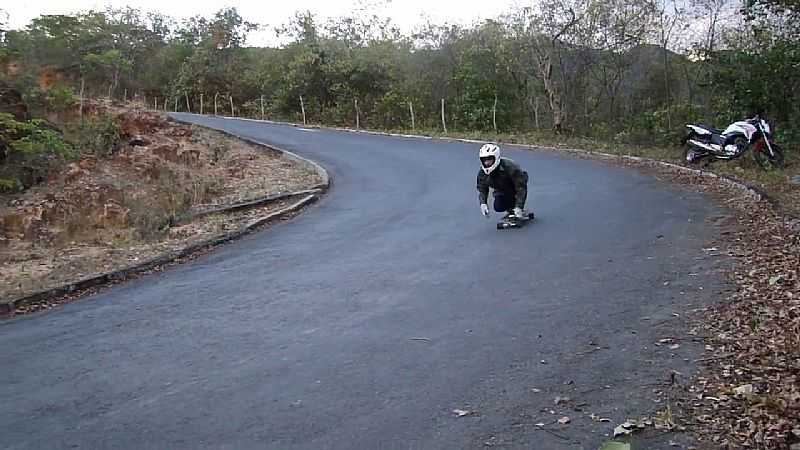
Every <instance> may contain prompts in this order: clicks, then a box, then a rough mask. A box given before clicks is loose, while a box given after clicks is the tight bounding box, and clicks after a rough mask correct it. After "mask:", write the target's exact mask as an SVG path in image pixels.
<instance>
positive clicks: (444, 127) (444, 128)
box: [442, 99, 447, 134]
mask: <svg viewBox="0 0 800 450" xmlns="http://www.w3.org/2000/svg"><path fill="white" fill-rule="evenodd" d="M442 129H443V130H444V134H447V122H445V120H444V99H442Z"/></svg>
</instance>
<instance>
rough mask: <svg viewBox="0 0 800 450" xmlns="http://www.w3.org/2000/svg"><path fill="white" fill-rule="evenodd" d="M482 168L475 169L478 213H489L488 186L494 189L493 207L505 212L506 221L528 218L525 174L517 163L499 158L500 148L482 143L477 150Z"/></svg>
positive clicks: (526, 177) (526, 176)
mask: <svg viewBox="0 0 800 450" xmlns="http://www.w3.org/2000/svg"><path fill="white" fill-rule="evenodd" d="M478 157H479V158H480V160H481V170H480V171H478V200H479V201H480V204H481V213H482V214H483V215H484V216H488V215H489V205H488V199H489V188H492V189H494V210H495V211H497V212H504V213H506V215H505V217H504V219H505V220H518V219H523V218H526V217H528V213H526V212H525V211H524V209H525V200H526V199H527V197H528V173H527V172H525V171H524V170H523V169H522V168H521V167H520V166H519V165H518V164H517V163H515V162H514V161H512V160H510V159H508V158H501V157H500V147H498V146H497V145H495V144H485V145H484V146H483V147H481V149H480V151H479V152H478Z"/></svg>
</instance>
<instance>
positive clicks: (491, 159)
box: [481, 156, 495, 168]
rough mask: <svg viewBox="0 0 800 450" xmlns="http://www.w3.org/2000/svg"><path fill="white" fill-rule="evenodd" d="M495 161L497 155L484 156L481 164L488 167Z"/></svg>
mask: <svg viewBox="0 0 800 450" xmlns="http://www.w3.org/2000/svg"><path fill="white" fill-rule="evenodd" d="M494 161H495V157H494V156H484V157H482V158H481V164H483V167H486V168H489V167H492V165H493V164H494Z"/></svg>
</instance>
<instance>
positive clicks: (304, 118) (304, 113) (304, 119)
mask: <svg viewBox="0 0 800 450" xmlns="http://www.w3.org/2000/svg"><path fill="white" fill-rule="evenodd" d="M300 110H301V111H302V112H303V125H306V105H305V103H303V96H302V95H301V96H300Z"/></svg>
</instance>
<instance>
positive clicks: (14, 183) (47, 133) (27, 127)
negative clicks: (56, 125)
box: [0, 113, 75, 192]
mask: <svg viewBox="0 0 800 450" xmlns="http://www.w3.org/2000/svg"><path fill="white" fill-rule="evenodd" d="M74 156H75V153H74V151H73V148H72V146H71V145H70V144H69V143H68V142H66V141H65V140H64V139H63V137H62V136H61V134H60V133H59V132H58V131H56V130H54V129H53V128H51V127H50V126H48V125H47V124H46V123H45V122H43V121H41V120H30V121H24V122H23V121H18V120H16V119H14V117H13V116H12V115H10V114H5V113H0V191H3V192H11V191H18V190H22V189H25V188H28V187H30V186H32V185H33V184H35V183H37V182H38V181H40V180H41V179H43V177H44V176H45V175H46V173H47V172H48V171H49V170H50V169H51V168H52V166H53V165H54V164H56V163H58V162H59V161H63V160H65V159H69V158H72V157H74Z"/></svg>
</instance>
